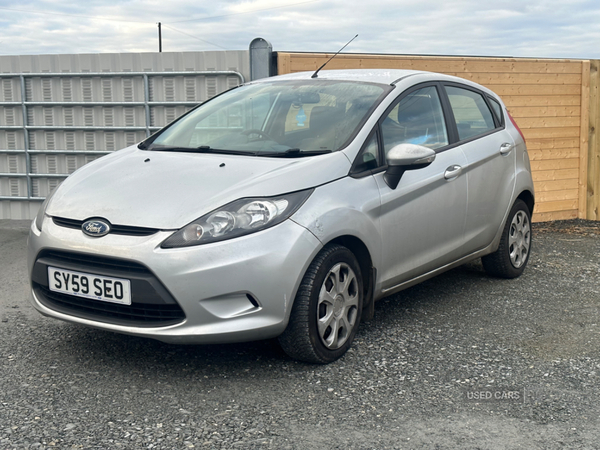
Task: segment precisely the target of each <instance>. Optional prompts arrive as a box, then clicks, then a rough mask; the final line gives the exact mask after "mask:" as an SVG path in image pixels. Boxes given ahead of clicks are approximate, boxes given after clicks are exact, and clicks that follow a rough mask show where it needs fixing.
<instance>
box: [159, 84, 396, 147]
mask: <svg viewBox="0 0 600 450" xmlns="http://www.w3.org/2000/svg"><path fill="white" fill-rule="evenodd" d="M392 89H393V87H392V86H386V85H380V84H374V83H366V82H365V83H363V82H346V81H332V80H313V79H310V80H293V81H280V82H271V83H269V82H264V83H257V84H249V85H245V86H242V87H239V88H237V89H233V90H231V91H229V92H226V93H224V94H222V95H220V96H218V97H215V98H214V99H212V100H210V101H208V102H206V103H204V104H202V105H200V106H199V107H198V108H196V109H195V110H193V111H192V112H191V113H189V114H187V115H185V116H183V117H182V118H180V119H178V120H177V121H176V122H174V123H173V124H171V125H170V126H169V127H168V128H165V129H164V130H163V131H161V132H159V134H158V135H157V136H156V137H154V138H151V145H152V147H151V148H150V149H157V150H162V149H165V148H169V147H171V148H176V149H177V148H184V149H186V148H188V149H192V150H193V149H199V148H201V149H203V150H222V151H236V152H243V153H250V154H256V155H260V154H269V155H272V154H274V153H275V154H277V153H285V152H287V151H290V150H291V151H293V152H296V153H294V154H299V152H302V151H307V152H311V151H312V152H315V151H316V152H332V151H337V150H340V149H341V148H343V147H344V146H346V145H347V144H348V142H350V141H351V139H352V138H353V137H354V136H355V135H356V133H358V131H359V129H360V127H361V126H362V124H363V123H364V121H365V120H366V119H367V117H368V114H369V112H370V111H372V110H373V109H374V108H375V106H376V105H377V104H378V103H379V102H380V101H381V100H382V99H383V97H385V95H386V94H387V93H388V92H390V91H391V90H392Z"/></svg>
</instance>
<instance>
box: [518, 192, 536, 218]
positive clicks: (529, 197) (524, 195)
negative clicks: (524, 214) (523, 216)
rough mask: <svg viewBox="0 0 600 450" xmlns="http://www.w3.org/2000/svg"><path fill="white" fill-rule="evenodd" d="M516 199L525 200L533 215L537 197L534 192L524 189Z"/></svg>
mask: <svg viewBox="0 0 600 450" xmlns="http://www.w3.org/2000/svg"><path fill="white" fill-rule="evenodd" d="M516 200H523V201H524V202H525V204H526V205H527V207H528V208H529V213H530V214H531V215H533V207H534V206H535V198H534V197H533V193H532V192H531V191H529V190H524V191H523V192H521V193H520V194H519V196H518V197H517V199H516ZM516 200H515V201H516Z"/></svg>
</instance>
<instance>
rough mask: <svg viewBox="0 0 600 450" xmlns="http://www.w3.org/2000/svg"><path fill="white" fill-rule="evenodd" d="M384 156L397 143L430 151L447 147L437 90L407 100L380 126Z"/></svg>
mask: <svg viewBox="0 0 600 450" xmlns="http://www.w3.org/2000/svg"><path fill="white" fill-rule="evenodd" d="M381 133H382V137H383V145H384V148H385V153H386V155H387V153H388V152H389V151H390V150H391V149H392V148H393V147H395V146H396V145H398V144H418V145H423V146H425V147H429V148H431V149H437V148H440V147H443V146H445V145H448V133H447V131H446V124H445V122H444V114H443V113H442V105H441V103H440V98H439V95H438V92H437V89H436V88H435V87H434V86H430V87H425V88H422V89H418V90H416V91H414V92H411V93H410V94H408V95H407V96H406V97H404V98H403V99H402V100H401V101H400V102H399V103H398V104H397V105H396V106H395V107H394V108H393V109H392V111H391V112H390V113H389V114H388V115H387V117H386V118H385V119H384V120H383V122H382V123H381Z"/></svg>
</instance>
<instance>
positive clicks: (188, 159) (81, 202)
mask: <svg viewBox="0 0 600 450" xmlns="http://www.w3.org/2000/svg"><path fill="white" fill-rule="evenodd" d="M349 169H350V162H349V161H348V159H347V158H346V156H345V155H344V154H343V153H342V152H335V153H331V154H325V155H319V156H313V157H306V158H267V157H255V156H240V155H223V154H202V153H181V152H164V151H144V150H140V149H138V148H136V147H130V148H128V149H125V150H122V151H119V152H115V153H113V154H111V155H108V156H105V157H103V158H101V159H100V160H97V161H95V162H93V163H91V164H88V165H86V166H84V167H82V168H81V169H79V170H78V171H76V172H75V173H73V174H72V175H71V176H70V177H69V178H67V179H66V180H65V181H64V182H63V184H62V185H61V186H60V187H59V188H58V190H57V192H56V193H55V195H54V196H53V198H52V201H51V202H50V204H49V205H48V209H47V210H46V212H47V214H48V215H50V216H55V217H63V218H68V219H74V220H85V219H88V218H91V217H101V218H104V219H107V220H108V221H110V222H111V223H112V224H118V225H129V226H139V227H149V228H158V229H178V228H180V227H182V226H184V225H186V224H188V223H190V222H192V221H193V220H195V219H197V218H198V217H201V216H202V215H204V214H206V213H208V212H210V211H212V210H214V209H216V208H218V207H220V206H223V205H225V204H227V203H229V202H231V201H234V200H237V199H239V198H244V197H263V196H264V197H268V196H274V195H280V194H284V193H288V192H295V191H299V190H303V189H309V188H312V187H315V186H318V185H321V184H325V183H328V182H330V181H333V180H335V179H338V178H342V177H344V176H346V175H347V174H348V171H349Z"/></svg>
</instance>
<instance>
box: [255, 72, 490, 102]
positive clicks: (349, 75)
mask: <svg viewBox="0 0 600 450" xmlns="http://www.w3.org/2000/svg"><path fill="white" fill-rule="evenodd" d="M313 74H314V72H313V71H310V72H295V73H288V74H285V75H276V76H274V77H269V78H262V79H260V80H255V81H251V82H250V83H248V84H254V83H261V82H273V81H278V80H281V81H285V80H290V81H291V80H309V79H311V78H312V75H313ZM407 78H408V79H409V80H407V81H403V80H406V79H407ZM316 79H318V80H336V81H339V80H342V81H359V82H368V83H379V84H385V85H399V86H400V87H402V88H403V89H404V88H406V87H407V86H410V85H411V84H413V82H414V83H421V82H425V81H450V82H454V83H461V84H463V85H467V86H472V87H474V88H476V89H479V90H481V91H483V92H486V93H488V94H489V95H491V96H493V97H494V98H496V99H497V100H500V98H499V97H498V95H497V94H496V93H494V92H493V91H492V90H490V89H488V88H486V87H485V86H482V85H480V84H479V83H475V82H473V81H470V80H466V79H464V78H460V77H456V76H453V75H446V74H442V73H438V72H427V71H423V70H405V69H343V70H321V71H319V73H318V77H317V78H316Z"/></svg>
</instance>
